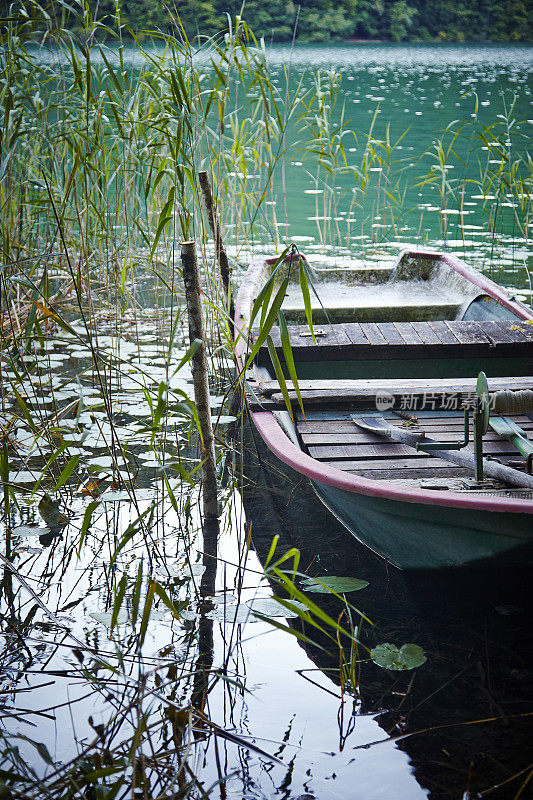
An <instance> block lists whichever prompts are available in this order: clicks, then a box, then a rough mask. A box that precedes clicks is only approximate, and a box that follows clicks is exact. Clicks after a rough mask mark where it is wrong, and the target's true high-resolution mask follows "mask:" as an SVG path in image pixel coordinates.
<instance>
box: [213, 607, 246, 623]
mask: <svg viewBox="0 0 533 800" xmlns="http://www.w3.org/2000/svg"><path fill="white" fill-rule="evenodd" d="M206 617H207V618H208V619H214V620H216V621H217V622H225V623H226V625H244V623H245V622H256V619H255V617H254V616H253V614H252V612H251V610H250V609H249V608H247V607H246V606H224V605H219V606H216V608H213V609H211V611H208V612H207V614H206Z"/></svg>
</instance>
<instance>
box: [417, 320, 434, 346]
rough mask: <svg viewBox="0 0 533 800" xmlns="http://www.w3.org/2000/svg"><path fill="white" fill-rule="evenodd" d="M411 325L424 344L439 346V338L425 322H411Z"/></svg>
mask: <svg viewBox="0 0 533 800" xmlns="http://www.w3.org/2000/svg"><path fill="white" fill-rule="evenodd" d="M411 325H412V326H413V328H414V329H415V331H416V333H417V334H418V336H420V339H421V340H422V341H423V343H424V344H441V341H440V339H439V337H438V336H437V334H436V333H435V331H434V330H433V328H432V327H431V325H428V323H427V322H412V323H411Z"/></svg>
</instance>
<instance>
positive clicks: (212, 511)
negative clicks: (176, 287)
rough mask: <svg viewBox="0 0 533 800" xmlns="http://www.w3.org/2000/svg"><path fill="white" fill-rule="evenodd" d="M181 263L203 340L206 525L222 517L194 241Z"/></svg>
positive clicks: (199, 360) (198, 371) (192, 317)
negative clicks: (219, 510)
mask: <svg viewBox="0 0 533 800" xmlns="http://www.w3.org/2000/svg"><path fill="white" fill-rule="evenodd" d="M181 264H182V267H183V282H184V284H185V297H186V300H187V313H188V317H189V338H190V341H191V344H192V343H193V342H194V340H195V339H199V340H200V341H201V343H202V344H201V346H200V347H199V348H198V350H197V351H196V352H195V354H194V355H193V357H192V359H191V371H192V379H193V385H194V400H195V403H196V411H197V413H198V419H199V421H200V435H201V440H202V442H201V444H202V509H203V515H204V525H207V526H208V527H209V526H210V525H209V523H211V522H212V521H213V520H218V498H217V473H216V459H215V437H214V435H213V425H212V423H211V406H210V402H209V378H208V369H207V354H206V346H205V331H204V323H203V315H202V301H201V294H202V287H201V285H200V273H199V270H198V260H197V258H196V244H195V243H194V242H182V243H181Z"/></svg>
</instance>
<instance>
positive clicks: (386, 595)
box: [244, 431, 533, 800]
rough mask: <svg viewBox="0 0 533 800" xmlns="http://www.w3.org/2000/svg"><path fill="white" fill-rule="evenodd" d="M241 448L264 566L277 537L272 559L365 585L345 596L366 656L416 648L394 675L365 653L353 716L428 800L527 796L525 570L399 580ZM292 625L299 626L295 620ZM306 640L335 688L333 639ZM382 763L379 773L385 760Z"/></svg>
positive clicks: (276, 469) (278, 467)
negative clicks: (290, 555)
mask: <svg viewBox="0 0 533 800" xmlns="http://www.w3.org/2000/svg"><path fill="white" fill-rule="evenodd" d="M244 450H245V475H246V481H247V485H246V491H245V492H244V502H245V510H246V516H247V520H248V524H250V523H251V526H252V541H253V546H254V547H255V549H256V551H257V554H258V556H259V559H260V560H261V561H262V562H263V563H264V560H265V558H266V556H267V554H268V552H269V549H270V546H271V543H272V539H273V536H274V534H275V533H278V534H279V536H280V541H279V544H278V550H277V553H278V554H281V553H282V552H285V551H286V550H288V549H289V548H291V547H297V548H298V549H299V551H300V553H301V561H300V570H301V571H302V572H308V573H309V575H311V576H316V575H328V574H329V575H339V576H353V577H357V578H362V579H364V580H366V581H368V583H369V585H368V587H367V588H366V589H364V590H362V591H360V592H358V593H354V594H350V595H347V599H348V600H349V601H351V603H352V604H353V605H355V606H356V607H357V608H358V609H360V610H361V611H362V612H364V613H365V614H366V615H367V616H368V617H369V618H370V619H371V620H372V622H373V623H374V626H373V627H372V626H370V625H368V624H367V625H366V627H365V626H363V627H362V632H361V639H362V643H363V644H364V645H365V646H366V647H368V648H372V647H373V646H375V645H376V644H378V643H383V642H391V643H394V644H396V645H398V646H400V645H401V644H404V643H408V642H409V643H416V644H418V645H421V646H422V647H423V648H424V650H425V653H426V655H427V662H426V663H425V664H424V665H422V666H421V667H419V668H418V669H416V670H412V671H403V672H392V671H388V670H385V669H382V668H380V667H378V666H377V665H376V664H374V663H372V662H371V661H370V660H367V658H368V652H367V651H366V650H364V649H363V650H362V651H361V657H362V658H364V659H365V660H364V661H363V662H362V663H361V664H360V667H359V671H358V684H357V687H356V700H357V702H356V703H355V704H354V709H356V711H355V713H356V714H357V715H359V714H361V715H365V714H375V715H377V721H378V722H379V725H380V726H381V728H382V729H383V731H384V736H383V738H384V739H387V737H389V736H390V737H395V738H396V737H397V746H398V747H399V748H400V749H402V750H403V751H405V753H406V754H407V755H408V756H409V758H410V760H411V763H412V768H413V770H414V774H415V777H416V779H417V781H418V783H419V784H420V786H421V787H422V788H424V789H426V790H428V791H429V796H430V797H432V798H439V800H452V798H453V799H454V800H457V799H458V798H462V799H463V800H466V798H477V797H488V798H491V800H508V799H510V798H518V797H520V798H526V797H532V796H533V795H532V787H531V784H530V783H529V780H530V779H531V777H532V775H533V771H532V770H533V767H532V765H531V748H530V741H531V719H532V716H530V715H532V714H533V682H532V680H531V678H532V670H531V664H532V663H533V647H532V638H531V629H530V619H531V617H530V614H529V611H530V610H531V591H530V588H529V586H530V576H529V575H528V574H527V572H525V571H524V572H523V573H521V572H520V571H518V570H516V569H514V570H513V571H512V572H504V571H502V569H498V570H496V569H493V570H486V571H480V570H472V569H471V568H470V569H465V570H458V569H455V570H445V571H435V570H433V571H432V572H431V573H428V572H422V571H417V572H412V573H406V572H401V571H399V570H397V569H396V568H394V567H392V566H388V565H387V564H386V563H385V562H384V561H382V560H381V559H380V558H379V557H377V556H375V555H373V554H372V553H371V552H370V551H369V550H368V549H367V548H365V547H364V546H362V545H360V544H359V543H358V542H357V541H355V540H354V539H353V537H351V536H350V534H349V533H348V532H347V531H346V529H345V528H343V527H342V525H340V523H338V522H337V521H336V520H335V519H334V518H333V516H332V515H331V514H329V513H328V512H327V510H326V509H325V508H323V507H322V505H321V504H320V503H319V502H318V501H317V499H316V497H315V496H314V494H313V492H312V490H311V488H310V486H309V482H308V481H307V479H306V478H305V476H302V475H299V474H298V473H296V472H294V471H292V470H291V469H290V468H289V467H287V466H286V465H284V464H282V463H281V462H279V461H277V462H276V463H273V461H272V454H271V453H269V452H268V450H267V449H266V447H265V446H264V444H263V442H262V440H260V439H259V437H257V436H255V437H254V436H252V435H251V433H250V431H248V434H247V440H246V442H245V448H244ZM528 579H529V586H528ZM310 598H312V600H313V602H315V603H318V604H319V605H320V606H321V607H322V608H323V609H324V610H325V611H327V613H328V614H330V615H331V616H332V617H333V618H338V616H339V613H340V612H341V611H342V606H341V603H340V600H338V598H335V597H333V596H328V595H322V594H312V595H310ZM291 624H292V625H293V626H295V627H298V626H301V625H302V623H301V622H300V621H299V620H295V621H291ZM305 633H306V634H307V635H308V636H309V637H310V638H311V639H313V642H316V645H315V644H313V645H310V644H307V643H306V642H303V641H301V642H300V643H301V645H302V647H304V648H305V650H306V652H307V655H308V656H309V657H310V658H311V659H312V661H313V662H314V663H315V664H316V665H317V666H318V667H319V668H320V669H321V670H325V671H327V673H328V675H330V676H331V677H332V678H333V680H336V681H337V682H338V667H339V659H338V651H335V647H334V646H332V642H331V641H330V640H327V639H326V637H324V636H321V635H320V634H319V632H318V631H317V630H316V629H313V628H308V629H306V630H305ZM356 722H357V721H356V719H354V723H355V724H356ZM317 723H318V724H319V721H317ZM344 727H345V728H346V720H344ZM348 727H349V726H348ZM349 746H350V745H349V740H347V743H346V747H347V749H349ZM370 746H371V747H376V748H377V749H379V748H380V744H375V745H370ZM367 747H368V745H367ZM354 758H357V753H356V752H354ZM378 763H379V761H378ZM382 767H383V769H384V770H386V764H383V765H382ZM376 781H377V782H378V783H379V775H377V776H376ZM354 797H355V794H354ZM375 797H376V798H378V797H380V795H379V792H377V793H376V795H375Z"/></svg>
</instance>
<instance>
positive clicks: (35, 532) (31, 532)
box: [13, 525, 50, 538]
mask: <svg viewBox="0 0 533 800" xmlns="http://www.w3.org/2000/svg"><path fill="white" fill-rule="evenodd" d="M45 533H50V528H39V527H38V526H37V525H18V526H17V527H16V528H13V536H23V537H24V538H26V537H31V536H43V534H45Z"/></svg>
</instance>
